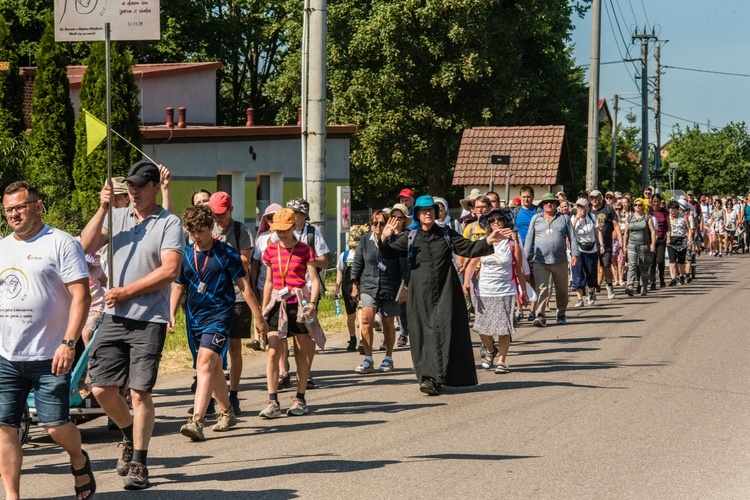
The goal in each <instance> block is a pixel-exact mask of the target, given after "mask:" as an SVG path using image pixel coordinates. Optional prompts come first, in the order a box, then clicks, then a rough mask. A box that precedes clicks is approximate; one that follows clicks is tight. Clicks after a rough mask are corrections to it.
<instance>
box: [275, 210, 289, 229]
mask: <svg viewBox="0 0 750 500" xmlns="http://www.w3.org/2000/svg"><path fill="white" fill-rule="evenodd" d="M292 227H294V210H292V209H291V208H282V209H281V210H279V211H278V212H276V213H275V214H273V224H271V229H272V230H273V231H286V230H287V229H290V228H292Z"/></svg>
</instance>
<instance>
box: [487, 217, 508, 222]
mask: <svg viewBox="0 0 750 500" xmlns="http://www.w3.org/2000/svg"><path fill="white" fill-rule="evenodd" d="M498 222H502V223H503V224H505V219H503V218H502V217H490V218H489V219H487V223H488V224H495V223H498Z"/></svg>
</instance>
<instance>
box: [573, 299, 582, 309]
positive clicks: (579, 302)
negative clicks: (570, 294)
mask: <svg viewBox="0 0 750 500" xmlns="http://www.w3.org/2000/svg"><path fill="white" fill-rule="evenodd" d="M573 307H583V299H578V302H576V305H574V306H573Z"/></svg>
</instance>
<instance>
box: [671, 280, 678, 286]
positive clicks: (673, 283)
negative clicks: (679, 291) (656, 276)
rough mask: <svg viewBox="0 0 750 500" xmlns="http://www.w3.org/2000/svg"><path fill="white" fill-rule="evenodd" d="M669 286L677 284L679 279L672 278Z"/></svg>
mask: <svg viewBox="0 0 750 500" xmlns="http://www.w3.org/2000/svg"><path fill="white" fill-rule="evenodd" d="M669 286H677V280H671V281H670V282H669Z"/></svg>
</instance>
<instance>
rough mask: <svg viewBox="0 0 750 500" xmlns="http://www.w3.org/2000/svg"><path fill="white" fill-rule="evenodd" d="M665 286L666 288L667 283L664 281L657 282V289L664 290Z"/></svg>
mask: <svg viewBox="0 0 750 500" xmlns="http://www.w3.org/2000/svg"><path fill="white" fill-rule="evenodd" d="M665 286H667V282H666V281H664V280H659V288H664V287H665Z"/></svg>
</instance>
